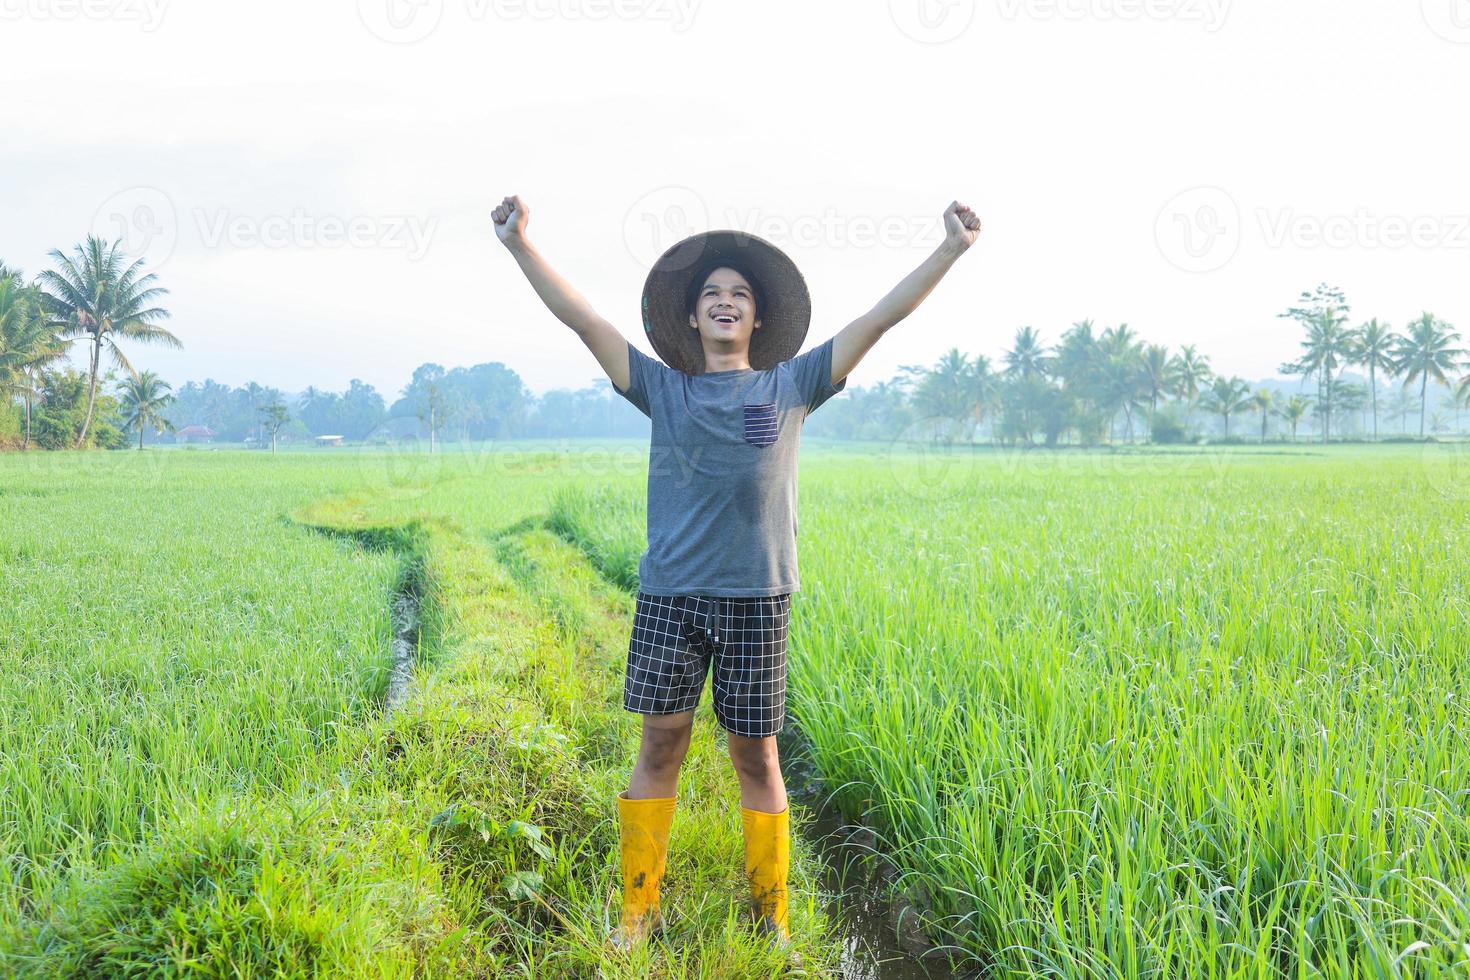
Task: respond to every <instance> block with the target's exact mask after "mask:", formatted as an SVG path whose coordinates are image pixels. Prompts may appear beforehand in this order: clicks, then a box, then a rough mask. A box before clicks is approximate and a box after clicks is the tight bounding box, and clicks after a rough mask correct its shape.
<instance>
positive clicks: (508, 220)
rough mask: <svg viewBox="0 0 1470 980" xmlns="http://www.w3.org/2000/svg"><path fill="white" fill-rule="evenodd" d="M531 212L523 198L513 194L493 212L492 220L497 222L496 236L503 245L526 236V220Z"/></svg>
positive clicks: (523, 238) (521, 239) (522, 239)
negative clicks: (522, 200)
mask: <svg viewBox="0 0 1470 980" xmlns="http://www.w3.org/2000/svg"><path fill="white" fill-rule="evenodd" d="M530 217H531V212H530V209H528V208H527V207H526V206H525V204H523V203H521V199H520V198H519V197H516V196H515V195H514V194H512V195H511V196H510V197H507V198H506V199H505V200H504V201H501V202H500V206H499V207H498V208H496V209H495V210H494V212H492V213H491V220H493V221H494V222H495V236H496V237H497V238H499V239H500V242H501V244H502V245H512V244H514V243H515V242H517V241H524V240H525V238H526V222H527V221H529V220H530Z"/></svg>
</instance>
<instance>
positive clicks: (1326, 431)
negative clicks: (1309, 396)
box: [1295, 305, 1350, 442]
mask: <svg viewBox="0 0 1470 980" xmlns="http://www.w3.org/2000/svg"><path fill="white" fill-rule="evenodd" d="M1346 322H1347V313H1346V312H1344V311H1341V310H1339V309H1338V308H1337V307H1335V306H1331V305H1329V306H1326V307H1324V308H1322V309H1321V310H1318V311H1316V312H1315V313H1314V314H1312V315H1311V316H1310V317H1309V318H1308V320H1307V339H1306V340H1304V341H1302V351H1303V353H1302V357H1301V360H1299V361H1297V362H1296V365H1295V367H1296V369H1297V370H1299V371H1301V374H1302V381H1304V382H1305V381H1306V379H1307V377H1308V376H1310V375H1313V374H1315V375H1316V376H1317V405H1318V408H1319V410H1320V411H1321V415H1322V441H1323V442H1326V441H1327V439H1328V437H1329V435H1330V432H1331V429H1332V404H1333V403H1332V372H1334V371H1336V370H1337V368H1338V366H1339V365H1340V364H1341V363H1342V361H1343V360H1344V359H1345V358H1346V357H1347V356H1348V352H1349V350H1350V345H1349V340H1350V335H1349V332H1348V330H1347V329H1346V328H1345V327H1344V326H1343V324H1345V323H1346Z"/></svg>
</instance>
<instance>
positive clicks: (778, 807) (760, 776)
mask: <svg viewBox="0 0 1470 980" xmlns="http://www.w3.org/2000/svg"><path fill="white" fill-rule="evenodd" d="M727 734H728V733H727ZM728 740H729V743H730V761H731V762H732V763H734V765H735V772H736V774H737V775H738V776H739V777H740V805H741V806H743V807H745V808H746V809H749V810H760V811H762V812H763V813H780V812H781V811H782V810H784V809H786V781H785V780H784V779H782V777H781V758H780V756H779V754H778V753H777V751H776V736H774V735H771V736H768V737H766V738H746V737H745V736H744V735H728Z"/></svg>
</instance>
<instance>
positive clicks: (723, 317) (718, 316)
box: [710, 313, 740, 323]
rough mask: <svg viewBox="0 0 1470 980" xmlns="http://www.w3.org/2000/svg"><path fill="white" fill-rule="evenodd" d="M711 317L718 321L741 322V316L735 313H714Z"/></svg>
mask: <svg viewBox="0 0 1470 980" xmlns="http://www.w3.org/2000/svg"><path fill="white" fill-rule="evenodd" d="M710 319H712V320H714V321H715V322H716V323H739V322H740V318H739V317H737V316H736V315H735V314H733V313H712V314H710Z"/></svg>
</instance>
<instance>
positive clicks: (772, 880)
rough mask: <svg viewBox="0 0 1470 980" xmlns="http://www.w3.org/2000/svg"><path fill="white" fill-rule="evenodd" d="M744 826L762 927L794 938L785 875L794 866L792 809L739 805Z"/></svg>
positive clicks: (781, 939)
mask: <svg viewBox="0 0 1470 980" xmlns="http://www.w3.org/2000/svg"><path fill="white" fill-rule="evenodd" d="M740 818H741V821H742V822H743V823H744V825H745V873H746V875H748V876H749V878H750V894H751V898H752V899H753V900H754V903H755V913H756V916H757V917H758V919H759V921H760V924H761V927H762V929H764V930H765V931H766V932H767V933H769V934H770V935H771V937H772V939H774V940H776V941H777V942H779V943H785V942H786V941H787V940H789V939H790V938H791V932H790V930H789V929H788V927H787V922H786V905H787V896H786V874H787V871H788V869H789V868H790V867H791V822H790V818H791V808H790V807H787V808H786V809H784V810H782V811H781V812H780V813H765V812H764V811H761V810H750V809H747V808H746V807H741V808H740Z"/></svg>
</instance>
